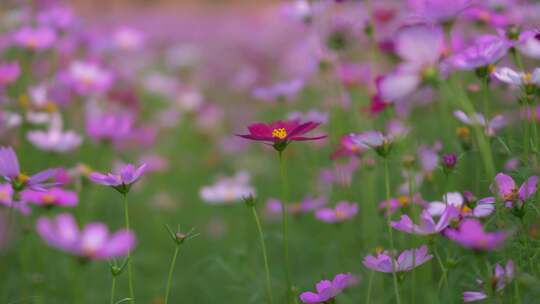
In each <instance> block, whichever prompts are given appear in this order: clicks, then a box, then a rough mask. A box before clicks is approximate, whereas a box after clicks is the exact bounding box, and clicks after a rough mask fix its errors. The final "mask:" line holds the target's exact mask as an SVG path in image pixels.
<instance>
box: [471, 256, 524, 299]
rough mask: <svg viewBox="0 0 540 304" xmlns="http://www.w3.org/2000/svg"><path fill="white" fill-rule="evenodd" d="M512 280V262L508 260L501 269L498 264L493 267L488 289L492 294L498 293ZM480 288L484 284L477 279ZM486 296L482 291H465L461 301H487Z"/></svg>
mask: <svg viewBox="0 0 540 304" xmlns="http://www.w3.org/2000/svg"><path fill="white" fill-rule="evenodd" d="M513 279H514V262H513V261H512V260H509V261H508V262H507V263H506V266H505V267H504V268H503V267H502V266H501V265H500V264H499V263H497V264H496V265H495V271H494V274H493V276H492V277H491V279H490V280H489V282H488V283H489V284H490V285H489V287H490V289H491V290H492V291H493V292H494V293H500V292H502V291H503V289H504V288H505V287H506V286H507V285H508V284H510V283H511V282H512V280H513ZM476 281H477V283H478V285H480V287H484V285H485V283H484V282H483V281H482V280H480V279H477V280H476ZM487 298H488V295H487V294H486V293H485V292H483V291H465V292H464V293H463V301H464V302H465V303H469V302H475V301H480V300H484V299H487Z"/></svg>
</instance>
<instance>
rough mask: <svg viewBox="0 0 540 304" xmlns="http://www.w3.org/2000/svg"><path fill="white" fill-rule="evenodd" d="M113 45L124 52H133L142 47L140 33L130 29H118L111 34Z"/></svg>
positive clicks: (142, 39) (142, 40)
mask: <svg viewBox="0 0 540 304" xmlns="http://www.w3.org/2000/svg"><path fill="white" fill-rule="evenodd" d="M112 39H113V45H114V46H115V47H116V48H118V49H120V50H124V51H134V50H138V49H140V48H141V47H142V45H143V42H144V38H143V35H142V33H141V32H139V31H137V30H136V29H133V28H130V27H120V28H118V29H116V30H115V31H114V33H113V37H112Z"/></svg>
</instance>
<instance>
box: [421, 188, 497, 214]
mask: <svg viewBox="0 0 540 304" xmlns="http://www.w3.org/2000/svg"><path fill="white" fill-rule="evenodd" d="M466 194H470V193H469V192H466ZM468 196H469V197H468V198H467V201H466V202H465V201H464V199H463V196H462V195H461V193H459V192H448V193H446V194H445V195H444V196H443V201H442V202H439V201H434V202H431V203H429V204H428V206H427V211H428V212H429V213H430V214H431V215H432V216H441V215H442V214H443V213H444V212H445V210H446V209H447V208H448V206H452V207H454V208H456V209H457V210H459V214H460V215H461V216H462V217H471V216H472V217H478V218H481V217H486V216H488V215H490V214H491V213H492V212H493V211H494V210H495V205H494V203H495V198H494V197H492V196H490V197H485V198H482V199H479V200H476V199H474V200H472V199H470V197H471V196H472V194H471V195H468Z"/></svg>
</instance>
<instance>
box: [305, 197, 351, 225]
mask: <svg viewBox="0 0 540 304" xmlns="http://www.w3.org/2000/svg"><path fill="white" fill-rule="evenodd" d="M357 213H358V204H357V203H354V202H353V203H348V202H345V201H342V202H339V203H337V205H336V207H335V208H322V209H319V210H317V211H316V212H315V218H317V219H319V220H321V221H323V222H326V223H340V222H344V221H346V220H350V219H352V218H353V217H354V216H355V215H356V214H357Z"/></svg>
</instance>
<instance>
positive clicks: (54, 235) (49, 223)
mask: <svg viewBox="0 0 540 304" xmlns="http://www.w3.org/2000/svg"><path fill="white" fill-rule="evenodd" d="M37 232H38V234H39V235H40V236H41V238H42V239H43V240H44V241H45V242H46V243H47V244H48V245H49V246H51V247H55V248H58V249H60V250H62V251H65V252H68V253H70V254H73V255H77V256H80V257H83V258H87V259H91V260H108V259H112V258H116V257H121V256H125V255H126V254H127V253H128V252H130V251H131V250H132V249H133V248H134V246H135V235H134V234H133V233H132V232H131V231H128V230H119V231H117V232H115V233H113V234H110V233H109V230H108V229H107V226H105V224H103V223H90V224H88V225H86V226H85V227H84V229H82V230H79V228H78V227H77V223H76V222H75V219H74V218H73V216H72V215H71V214H68V213H63V214H59V215H58V216H56V218H53V219H49V218H47V217H40V218H39V219H38V221H37Z"/></svg>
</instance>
